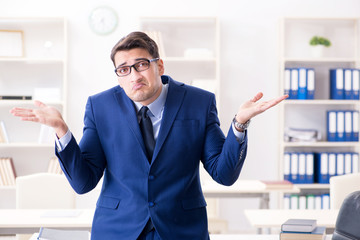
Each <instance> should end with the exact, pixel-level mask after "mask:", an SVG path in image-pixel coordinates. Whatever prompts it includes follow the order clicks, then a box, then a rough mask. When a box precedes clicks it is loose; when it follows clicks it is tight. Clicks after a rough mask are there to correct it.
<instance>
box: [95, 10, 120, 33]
mask: <svg viewBox="0 0 360 240" xmlns="http://www.w3.org/2000/svg"><path fill="white" fill-rule="evenodd" d="M117 24H118V16H117V13H116V12H115V10H114V9H112V8H110V7H106V6H103V7H98V8H95V9H94V10H93V11H92V12H91V13H90V16H89V25H90V28H91V30H92V31H93V32H95V33H97V34H100V35H106V34H110V33H112V32H113V31H114V30H115V29H116V27H117Z"/></svg>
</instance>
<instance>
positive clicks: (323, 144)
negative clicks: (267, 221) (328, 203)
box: [279, 18, 360, 194]
mask: <svg viewBox="0 0 360 240" xmlns="http://www.w3.org/2000/svg"><path fill="white" fill-rule="evenodd" d="M359 21H360V20H359V19H357V18H341V19H339V18H335V19H334V18H284V19H282V21H281V27H280V29H281V30H280V32H281V34H280V54H279V58H280V59H279V60H280V61H279V63H280V64H279V68H280V69H279V70H280V71H279V74H280V82H279V86H280V93H284V92H285V89H284V86H285V69H286V68H313V69H314V71H315V97H314V99H313V100H298V99H291V100H290V99H288V100H285V101H284V103H282V104H281V105H280V128H279V129H280V139H279V178H280V179H283V178H284V171H285V170H284V153H285V152H315V153H316V152H355V153H359V150H360V149H359V142H358V141H357V142H328V141H327V111H329V110H354V111H358V110H359V109H360V102H359V100H332V99H330V74H329V70H330V69H332V68H359V62H360V61H359V60H360V59H359V56H360V54H359V41H360V38H359ZM313 36H322V37H326V38H328V39H329V40H330V41H331V46H330V47H329V48H325V49H324V50H323V53H322V55H321V56H318V55H316V56H315V55H314V53H313V52H312V51H313V50H312V46H310V44H309V42H310V39H311V38H312V37H313ZM289 127H292V128H302V129H317V130H318V131H319V132H320V133H321V140H320V141H316V142H286V141H285V140H284V133H285V129H286V128H289ZM298 186H299V187H300V188H301V189H302V190H303V192H310V193H312V194H317V193H319V194H321V193H324V192H328V184H316V183H314V184H299V185H298Z"/></svg>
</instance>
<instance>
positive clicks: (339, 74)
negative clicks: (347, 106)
mask: <svg viewBox="0 0 360 240" xmlns="http://www.w3.org/2000/svg"><path fill="white" fill-rule="evenodd" d="M330 99H344V73H343V69H342V68H337V69H330Z"/></svg>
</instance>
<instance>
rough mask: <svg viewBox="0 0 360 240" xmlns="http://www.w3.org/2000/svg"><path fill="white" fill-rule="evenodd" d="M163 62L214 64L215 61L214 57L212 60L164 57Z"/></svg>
mask: <svg viewBox="0 0 360 240" xmlns="http://www.w3.org/2000/svg"><path fill="white" fill-rule="evenodd" d="M163 60H164V61H166V62H216V61H217V59H216V58H215V57H212V58H201V57H199V58H196V57H193V58H189V57H164V58H163Z"/></svg>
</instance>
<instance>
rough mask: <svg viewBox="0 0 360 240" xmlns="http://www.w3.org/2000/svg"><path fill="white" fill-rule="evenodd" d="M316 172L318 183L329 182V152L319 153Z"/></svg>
mask: <svg viewBox="0 0 360 240" xmlns="http://www.w3.org/2000/svg"><path fill="white" fill-rule="evenodd" d="M315 163H316V165H315V169H316V170H315V173H316V182H317V183H329V182H328V180H329V178H328V175H329V167H328V165H329V160H328V153H327V152H322V153H318V154H317V157H316V162H315Z"/></svg>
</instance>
